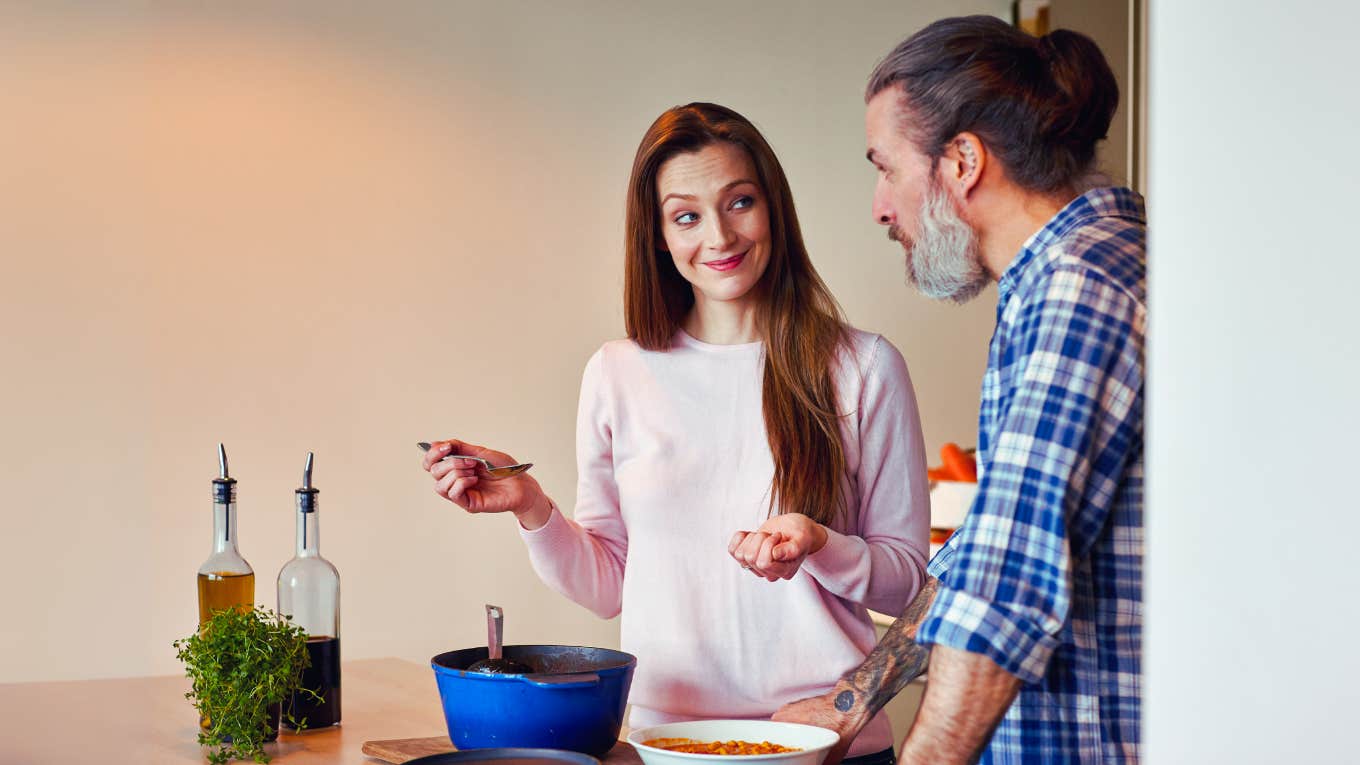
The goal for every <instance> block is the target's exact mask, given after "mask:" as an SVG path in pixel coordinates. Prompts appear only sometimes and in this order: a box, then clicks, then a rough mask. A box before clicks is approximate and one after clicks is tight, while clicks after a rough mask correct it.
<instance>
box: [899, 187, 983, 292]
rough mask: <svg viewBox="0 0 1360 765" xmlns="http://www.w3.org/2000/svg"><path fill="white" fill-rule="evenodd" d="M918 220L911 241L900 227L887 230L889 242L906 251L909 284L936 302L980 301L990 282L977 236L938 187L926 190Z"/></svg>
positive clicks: (947, 196)
mask: <svg viewBox="0 0 1360 765" xmlns="http://www.w3.org/2000/svg"><path fill="white" fill-rule="evenodd" d="M919 220H920V227H919V228H918V229H917V231H916V236H914V237H911V238H907V237H905V236H904V235H903V231H902V229H900V228H898V227H897V226H893V227H891V228H889V229H888V238H889V239H891V240H893V241H895V242H901V243H902V244H903V246H904V247H905V248H906V250H907V281H909V282H911V284H912V285H913V286H915V287H916V289H918V290H920V291H921V294H923V295H925V296H926V297H929V298H934V299H936V300H951V301H953V302H955V303H966V302H968V301H969V300H972V299H973V298H975V297H977V295H978V293H980V292H982V290H983V289H985V288H986V287H987V284H988V283H990V282H991V276H990V275H989V274H988V273H987V269H986V268H985V267H983V265H982V254H981V251H980V248H979V246H978V236H977V232H975V231H973V228H972V227H971V226H969V225H968V224H967V223H965V222H964V220H963V218H960V217H959V214H958V212H957V211H956V210H955V209H954V203H953V200H951V199H950V198H949V195H948V194H947V193H945V190H944V189H943V188H942V187H941V186H940V185H939V184H937V183H932V184H930V188H929V189H927V190H926V196H925V200H924V201H922V202H921V214H920V216H919Z"/></svg>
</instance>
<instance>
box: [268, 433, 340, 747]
mask: <svg viewBox="0 0 1360 765" xmlns="http://www.w3.org/2000/svg"><path fill="white" fill-rule="evenodd" d="M294 494H295V497H296V500H297V553H296V554H295V555H294V556H293V559H292V560H290V561H288V562H287V563H285V564H284V566H283V569H282V570H280V571H279V583H278V586H279V613H281V614H284V615H286V616H291V617H292V618H293V623H294V624H296V625H297V626H299V627H301V628H302V629H304V630H306V631H307V653H308V655H309V657H310V658H311V666H310V667H308V668H307V669H306V670H305V671H304V672H303V674H302V687H303V688H306V689H308V690H310V691H311V692H312V693H314V694H316V696H312V695H311V694H307V693H301V692H299V693H295V694H293V697H292V699H290V700H287V701H285V702H284V704H285V707H284V708H285V710H286V711H288V712H289V713H290V714H291V715H292V716H293V718H294V719H296V720H298V721H299V722H305V723H306V727H307V729H308V730H314V729H317V728H326V727H329V726H331V725H338V724H339V723H340V573H339V572H338V571H336V570H335V566H332V565H331V563H330V561H328V560H326V559H325V558H323V557H321V552H320V539H319V538H318V535H319V527H320V518H319V516H320V513H319V512H318V510H319V503H318V500H317V496H318V494H319V492H318V491H317V490H316V489H315V488H313V486H312V453H311V452H308V453H307V467H306V468H305V469H304V470H303V473H302V488H300V489H298V490H297V491H296V492H294ZM318 697H319V698H318ZM284 725H285V727H291V726H288V720H287V717H285V718H284Z"/></svg>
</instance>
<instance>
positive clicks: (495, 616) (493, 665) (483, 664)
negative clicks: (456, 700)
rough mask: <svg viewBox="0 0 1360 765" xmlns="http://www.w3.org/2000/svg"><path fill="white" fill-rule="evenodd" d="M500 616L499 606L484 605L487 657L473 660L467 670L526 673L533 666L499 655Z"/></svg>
mask: <svg viewBox="0 0 1360 765" xmlns="http://www.w3.org/2000/svg"><path fill="white" fill-rule="evenodd" d="M501 619H502V616H501V608H500V606H492V605H488V606H487V607H486V653H487V658H485V659H482V660H481V661H477V662H473V664H472V666H470V667H468V668H467V671H468V672H482V673H484V674H488V675H528V674H531V673H532V672H533V671H534V668H533V667H531V666H529V665H528V664H525V663H524V662H521V661H515V660H514V659H506V658H503V657H502V656H501V629H502V621H501Z"/></svg>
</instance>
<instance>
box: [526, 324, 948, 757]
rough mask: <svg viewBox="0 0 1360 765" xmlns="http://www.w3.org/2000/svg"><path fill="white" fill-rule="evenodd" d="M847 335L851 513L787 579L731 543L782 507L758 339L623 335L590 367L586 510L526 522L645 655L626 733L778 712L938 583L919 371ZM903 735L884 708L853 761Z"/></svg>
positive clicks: (865, 336)
mask: <svg viewBox="0 0 1360 765" xmlns="http://www.w3.org/2000/svg"><path fill="white" fill-rule="evenodd" d="M850 335H851V339H852V342H851V346H852V348H849V349H846V351H849V352H845V351H843V352H842V354H841V359H840V363H839V365H838V369H837V377H836V384H837V390H838V394H839V397H840V401H841V411H842V412H844V413H846V414H847V416H846V417H844V418H843V420H842V426H841V433H842V439H843V441H844V444H845V456H846V462H847V468H848V476H847V483H846V484H845V485H846V488H847V491H848V493H847V496H848V498H849V510H850V512H849V516H850V517H849V518H848V519H844V520H842V521H841V522H838V523H837V524H835V526H834V527H833V529H832V530H831V531H830V532H829V539H828V542H827V544H826V547H824V548H823V549H822V550H820V551H819V552H817V553H816V554H815V555H811V556H809V557H808V558H807V559H806V560H805V561H804V563H803V566H802V568H801V569H800V570H799V572H798V573H797V574H796V575H795V576H794V577H793V578H792V579H790V580H788V581H784V580H780V581H777V582H767V581H765V580H764V579H760V578H758V577H755V576H752V575H751V574H750V573H748V572H746V571H743V570H742V569H741V566H740V565H739V564H738V563H737V562H736V561H735V560H733V559H732V558H731V557H730V556H729V555H728V554H727V543H728V540H729V539H730V538H731V536H732V534H733V533H734V532H736V531H738V530H748V531H749V530H754V529H755V528H757V527H759V526H760V524H761V523H762V522H764V520H765V519H766V517H767V513H768V505H769V491H770V485H771V480H772V479H773V477H774V462H773V459H772V457H771V455H770V448H769V444H768V443H767V441H766V436H765V425H764V419H763V415H762V411H761V388H760V386H761V376H762V369H763V358H762V347H763V346H762V344H760V343H750V344H745V345H728V346H720V345H710V344H707V343H703V342H700V341H699V340H696V339H694V338H693V337H690V336H689V335H688V334H686V333H684V332H680V333H677V335H676V337H675V340H674V342H673V345H672V348H671V349H670V350H669V351H665V352H653V351H644V350H642V349H640V348H639V347H638V346H637V345H636V344H634V343H633V342H631V341H627V340H620V341H614V342H610V343H606V344H605V345H604V347H602V348H600V350H599V351H597V352H596V353H595V355H594V356H592V357H591V359H590V361H589V363H588V364H587V365H586V369H585V374H584V378H583V380H582V382H581V402H580V409H579V411H578V413H577V419H576V451H577V467H578V470H579V481H578V484H577V496H576V512H575V520H570V519H568V518H566V517H565V516H563V515H562V514H561V513H560V512H558V511H557V510H556V509H554V510H553V513H552V516H551V518H550V519H549V521H548V523H547V524H546V525H545V526H543V527H542V528H539V529H536V530H533V531H528V530H525V529H523V528H521V530H520V531H521V535H522V536H523V538H524V541H525V542H526V543H527V545H528V548H529V557H530V559H531V561H532V562H533V566H534V570H535V571H537V572H538V575H539V576H540V577H542V579H543V581H544V582H546V583H547V584H548V585H549V586H551V587H552V588H554V589H555V590H557V591H558V592H561V593H562V594H564V595H566V596H567V597H569V598H571V599H572V600H574V601H576V602H577V603H580V604H581V605H583V606H585V607H586V608H589V609H590V610H591V611H594V612H595V613H596V614H598V615H600V616H601V617H604V618H610V617H613V616H615V615H617V614H620V613H622V621H621V625H620V627H621V643H622V649H623V650H625V651H628V652H629V653H632V654H634V655H636V656H637V657H638V668H637V672H636V675H635V676H634V679H633V687H632V692H631V693H630V694H629V700H630V701H631V703H632V705H633V709H632V716H631V718H630V725H631V726H632V727H634V728H638V727H643V726H647V725H652V724H656V723H660V722H669V721H674V720H690V719H703V718H767V717H769V716H770V715H771V714H773V713H774V711H775V710H776V709H778V708H779V707H780V706H781V705H783V704H785V703H787V702H790V701H793V700H795V699H799V698H803V697H805V696H810V695H814V694H819V693H823V692H825V691H827V690H829V689H830V688H831V686H832V685H833V684H834V683H835V681H836V679H837V678H839V677H840V675H841V674H842V673H844V672H845V671H847V670H849V669H851V668H853V667H855V666H856V665H858V664H859V662H860V661H862V660H863V659H864V657H865V656H866V655H867V653H868V652H869V651H870V650H872V648H873V647H874V643H875V635H874V627H873V624H872V623H871V622H870V620H869V614H868V612H867V611H866V610H865V609H866V608H871V609H874V610H876V611H882V612H884V613H887V614H894V615H895V614H898V613H901V611H902V610H903V608H904V607H905V606H906V604H907V603H908V602H910V600H911V598H913V597H914V596H915V594H916V592H917V590H918V589H919V588H920V586H921V583H922V582H923V581H924V578H925V562H926V550H927V545H928V539H929V531H930V529H929V525H930V504H929V501H930V500H929V496H928V494H927V484H926V475H925V456H924V447H923V443H922V438H921V426H920V417H919V413H918V411H917V408H916V396H915V393H914V392H913V390H912V386H911V378H910V377H909V376H908V374H907V365H906V362H905V361H903V359H902V355H901V354H900V353H899V352H898V351H897V349H896V348H894V347H893V346H892V345H891V344H890V343H888V341H886V340H884V339H883V338H882V337H880V336H878V335H872V334H869V333H866V332H860V331H858V330H852V331H851V333H850ZM892 743H893V738H892V732H891V730H890V729H889V726H888V721H887V718H886V717H884V716H883V715H881V714H880V715H879V716H878V717H877V718H875V719H874V721H873V722H871V723H870V725H869V726H868V727H866V728H865V729H864V731H863V732H862V733H861V734H860V736H859V738H858V739H857V740H856V741H855V745H854V746H853V747H852V748H851V750H850V753H851V755H858V754H866V753H870V752H875V751H879V750H882V749H885V748H887V747H889V746H892Z"/></svg>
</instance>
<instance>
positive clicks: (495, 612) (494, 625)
mask: <svg viewBox="0 0 1360 765" xmlns="http://www.w3.org/2000/svg"><path fill="white" fill-rule="evenodd" d="M502 628H503V624H502V618H501V607H500V606H492V605H488V606H487V607H486V649H487V655H488V656H487V657H488V658H490V659H499V658H500V657H501V630H502Z"/></svg>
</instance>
